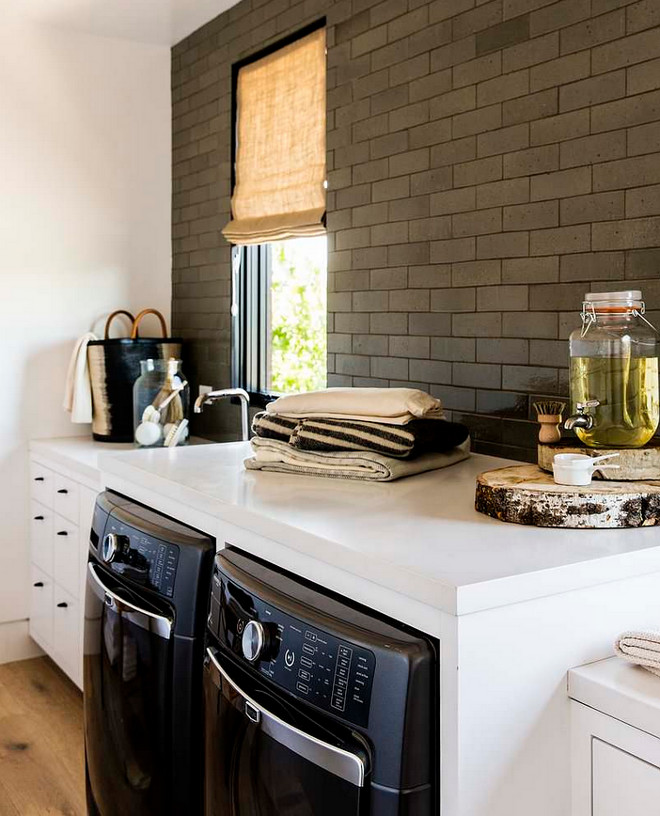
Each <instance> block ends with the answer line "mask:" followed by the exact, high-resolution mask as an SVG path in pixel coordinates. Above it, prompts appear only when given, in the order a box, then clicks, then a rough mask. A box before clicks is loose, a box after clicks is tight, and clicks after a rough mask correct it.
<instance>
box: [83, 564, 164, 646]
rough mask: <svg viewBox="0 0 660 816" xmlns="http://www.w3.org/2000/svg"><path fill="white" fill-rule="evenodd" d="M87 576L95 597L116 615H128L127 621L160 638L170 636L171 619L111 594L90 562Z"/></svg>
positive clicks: (114, 593)
mask: <svg viewBox="0 0 660 816" xmlns="http://www.w3.org/2000/svg"><path fill="white" fill-rule="evenodd" d="M87 569H88V574H89V575H90V576H91V578H92V580H93V582H94V583H93V584H92V588H94V589H95V592H96V595H97V597H98V598H99V599H100V600H102V601H104V602H105V603H106V604H107V605H108V606H109V607H110V608H111V609H113V610H114V611H115V612H117V613H118V614H121V613H122V612H123V613H126V614H128V617H129V619H130V620H131V621H132V622H133V623H135V624H137V626H140V627H142V629H146V630H147V631H149V632H152V631H153V632H155V633H156V634H157V635H159V636H160V637H162V638H167V639H168V640H169V638H170V637H171V635H172V626H173V624H174V621H173V619H172V618H168V617H166V616H165V615H157V614H156V613H155V612H150V611H149V610H147V609H141V608H140V607H139V606H136V605H135V604H133V603H131V602H130V601H127V600H126V599H125V598H122V597H121V595H118V594H117V593H116V592H113V591H112V590H111V589H109V588H108V587H107V586H106V585H105V584H104V583H103V581H102V580H101V579H100V578H99V576H98V574H97V569H96V567H95V565H94V564H92V563H91V562H90V563H89V564H88V565H87ZM96 590H100V591H101V594H99V593H98V592H97V591H96ZM136 616H141V617H142V620H140V619H139V617H138V618H137V619H136Z"/></svg>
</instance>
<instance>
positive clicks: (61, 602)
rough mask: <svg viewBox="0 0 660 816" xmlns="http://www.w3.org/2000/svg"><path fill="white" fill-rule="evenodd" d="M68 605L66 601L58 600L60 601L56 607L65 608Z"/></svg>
mask: <svg viewBox="0 0 660 816" xmlns="http://www.w3.org/2000/svg"><path fill="white" fill-rule="evenodd" d="M68 605H69V604H68V603H67V602H66V601H60V603H58V604H57V608H58V609H66V608H67V606H68Z"/></svg>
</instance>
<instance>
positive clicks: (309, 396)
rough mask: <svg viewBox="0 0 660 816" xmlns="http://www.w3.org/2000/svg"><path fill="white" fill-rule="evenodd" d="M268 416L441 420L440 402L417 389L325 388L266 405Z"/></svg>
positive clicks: (404, 422) (403, 422)
mask: <svg viewBox="0 0 660 816" xmlns="http://www.w3.org/2000/svg"><path fill="white" fill-rule="evenodd" d="M266 411H267V412H268V413H269V414H280V415H283V416H290V417H326V418H333V419H358V420H360V419H361V420H367V421H368V420H372V421H373V422H381V423H387V424H389V425H407V424H408V422H411V421H412V420H413V419H419V418H423V419H443V418H444V414H443V411H442V403H441V402H440V400H439V399H436V398H435V397H432V396H431V395H430V394H427V393H425V392H424V391H419V390H418V389H416V388H325V389H323V390H322V391H309V392H307V393H306V394H290V395H288V396H284V397H280V398H279V399H276V400H275V401H274V402H270V403H269V404H268V405H267V406H266Z"/></svg>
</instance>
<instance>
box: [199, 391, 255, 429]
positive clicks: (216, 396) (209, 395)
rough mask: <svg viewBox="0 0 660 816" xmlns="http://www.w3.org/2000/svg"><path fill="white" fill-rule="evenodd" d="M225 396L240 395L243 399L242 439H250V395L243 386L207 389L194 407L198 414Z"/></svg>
mask: <svg viewBox="0 0 660 816" xmlns="http://www.w3.org/2000/svg"><path fill="white" fill-rule="evenodd" d="M225 397H238V398H239V399H240V401H241V439H242V440H243V442H246V441H247V439H248V409H249V407H250V397H249V394H248V392H247V391H244V390H243V389H242V388H221V389H220V390H219V391H207V392H206V394H200V395H199V396H198V397H197V399H196V400H195V407H194V408H193V410H194V412H195V413H196V414H201V413H202V411H203V410H204V406H205V405H212V404H213V403H214V402H217V401H218V400H221V399H224V398H225Z"/></svg>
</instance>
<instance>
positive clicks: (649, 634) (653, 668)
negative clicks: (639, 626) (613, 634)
mask: <svg viewBox="0 0 660 816" xmlns="http://www.w3.org/2000/svg"><path fill="white" fill-rule="evenodd" d="M614 649H615V650H616V653H617V654H618V655H620V656H621V657H623V658H625V659H626V660H628V661H629V662H630V663H635V664H637V665H638V666H643V667H644V668H645V669H646V670H647V671H650V672H652V673H653V674H657V675H658V677H660V632H654V631H646V632H645V631H639V632H624V633H623V634H621V635H619V637H618V638H617V639H616V641H615V643H614Z"/></svg>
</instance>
